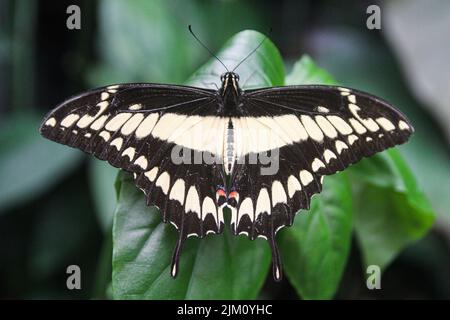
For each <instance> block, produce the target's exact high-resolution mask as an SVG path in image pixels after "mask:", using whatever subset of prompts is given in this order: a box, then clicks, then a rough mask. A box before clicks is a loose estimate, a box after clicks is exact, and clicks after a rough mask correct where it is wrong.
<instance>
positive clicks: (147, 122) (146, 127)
mask: <svg viewBox="0 0 450 320" xmlns="http://www.w3.org/2000/svg"><path fill="white" fill-rule="evenodd" d="M158 118H159V116H158V114H157V113H151V114H149V115H148V116H147V117H146V118H145V119H144V120H143V121H142V122H141V124H140V125H139V127H138V128H137V129H136V132H135V135H136V138H138V139H142V138H145V137H146V136H148V135H149V134H150V133H151V132H152V130H153V128H154V127H155V125H156V122H157V121H158Z"/></svg>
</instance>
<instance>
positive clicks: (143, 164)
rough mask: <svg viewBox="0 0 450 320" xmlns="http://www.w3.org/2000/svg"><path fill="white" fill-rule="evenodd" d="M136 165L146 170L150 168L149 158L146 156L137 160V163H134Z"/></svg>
mask: <svg viewBox="0 0 450 320" xmlns="http://www.w3.org/2000/svg"><path fill="white" fill-rule="evenodd" d="M134 164H136V165H138V166H139V167H141V168H142V169H144V170H146V169H147V166H148V162H147V158H146V157H145V156H140V157H139V158H137V159H136V161H134Z"/></svg>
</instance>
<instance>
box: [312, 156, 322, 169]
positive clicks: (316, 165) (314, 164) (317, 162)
mask: <svg viewBox="0 0 450 320" xmlns="http://www.w3.org/2000/svg"><path fill="white" fill-rule="evenodd" d="M320 168H325V164H324V163H323V162H322V161H320V159H318V158H315V159H314V161H313V162H312V164H311V169H312V170H313V171H314V172H317V171H319V169H320Z"/></svg>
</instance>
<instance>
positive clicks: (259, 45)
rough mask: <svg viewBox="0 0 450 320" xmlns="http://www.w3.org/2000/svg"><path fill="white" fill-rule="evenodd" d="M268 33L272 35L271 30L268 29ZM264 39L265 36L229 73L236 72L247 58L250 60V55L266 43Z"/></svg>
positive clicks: (265, 37)
mask: <svg viewBox="0 0 450 320" xmlns="http://www.w3.org/2000/svg"><path fill="white" fill-rule="evenodd" d="M270 33H272V28H270V30H269V34H270ZM266 39H267V36H264V39H262V40H261V42H260V43H259V44H258V46H257V47H256V48H255V49H253V50H252V51H251V52H250V53H249V54H248V55H247V56H246V57H245V58H244V59H242V60H241V62H239V63H238V64H237V66H236V67H234V68H233V70H232V71H231V72H234V70H236V69H237V68H238V67H239V66H240V65H241V64H242V63H243V62H244V61H245V60H247V59H248V58H250V56H251V55H252V54H254V53H255V52H256V50H258V49H259V47H261V46H262V44H263V43H264V41H266Z"/></svg>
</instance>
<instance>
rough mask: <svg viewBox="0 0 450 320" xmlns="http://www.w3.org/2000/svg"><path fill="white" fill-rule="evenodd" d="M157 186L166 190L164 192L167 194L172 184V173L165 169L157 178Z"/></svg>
mask: <svg viewBox="0 0 450 320" xmlns="http://www.w3.org/2000/svg"><path fill="white" fill-rule="evenodd" d="M155 184H156V186H157V187H160V188H161V190H162V192H164V194H167V192H168V191H169V186H170V175H169V173H168V172H167V171H164V172H163V173H161V175H160V176H159V177H158V179H157V180H156V183H155Z"/></svg>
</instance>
